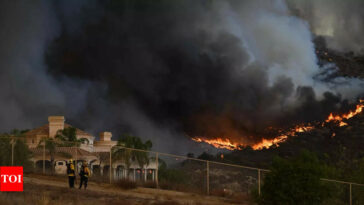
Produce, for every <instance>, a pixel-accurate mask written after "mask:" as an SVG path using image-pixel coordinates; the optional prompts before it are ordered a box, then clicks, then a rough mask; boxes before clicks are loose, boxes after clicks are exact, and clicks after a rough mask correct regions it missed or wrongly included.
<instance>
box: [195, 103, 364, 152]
mask: <svg viewBox="0 0 364 205" xmlns="http://www.w3.org/2000/svg"><path fill="white" fill-rule="evenodd" d="M363 108H364V100H359V104H357V105H356V109H355V110H351V111H349V112H348V113H344V114H334V113H330V115H329V116H328V117H327V119H326V120H325V121H324V122H317V123H314V124H310V123H308V124H300V125H296V126H294V127H293V128H290V129H287V130H283V129H278V130H276V133H277V135H276V137H273V138H265V137H263V138H262V140H261V141H260V142H257V143H254V144H244V143H241V142H235V141H233V140H231V139H229V138H228V137H218V138H214V139H209V138H207V137H203V136H196V137H194V138H192V140H194V141H196V142H204V143H207V144H210V145H212V146H214V147H216V148H221V149H228V150H241V149H243V148H245V147H247V146H250V147H251V148H252V149H253V150H261V149H263V148H269V147H271V146H273V145H275V146H279V144H280V143H282V142H284V141H286V140H287V139H288V138H289V137H290V136H296V135H297V133H303V132H308V131H310V130H312V129H314V128H315V127H317V126H321V127H324V126H325V125H326V124H327V123H331V122H333V123H335V125H336V126H340V127H343V126H347V125H348V124H347V123H346V122H345V120H347V119H350V118H352V117H354V116H356V115H358V114H360V113H362V112H363ZM269 129H270V130H273V129H274V128H272V127H270V128H269ZM334 135H335V133H333V136H334Z"/></svg>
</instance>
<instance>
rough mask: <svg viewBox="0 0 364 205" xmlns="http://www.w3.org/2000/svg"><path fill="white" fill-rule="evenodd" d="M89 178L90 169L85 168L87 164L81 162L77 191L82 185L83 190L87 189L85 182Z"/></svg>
mask: <svg viewBox="0 0 364 205" xmlns="http://www.w3.org/2000/svg"><path fill="white" fill-rule="evenodd" d="M89 177H90V169H89V168H88V166H87V162H83V163H82V166H81V170H80V178H81V181H80V187H79V189H81V188H82V184H84V186H85V189H86V187H87V182H88V178H89Z"/></svg>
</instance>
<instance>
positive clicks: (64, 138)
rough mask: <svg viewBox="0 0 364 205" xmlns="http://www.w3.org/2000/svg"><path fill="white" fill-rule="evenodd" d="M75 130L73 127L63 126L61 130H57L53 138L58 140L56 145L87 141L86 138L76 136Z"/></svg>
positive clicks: (64, 145)
mask: <svg viewBox="0 0 364 205" xmlns="http://www.w3.org/2000/svg"><path fill="white" fill-rule="evenodd" d="M76 132H77V130H76V128H74V127H68V128H64V129H63V130H58V132H57V134H56V136H55V138H56V139H57V140H58V146H63V147H68V146H74V145H77V146H78V147H79V146H80V145H81V144H84V143H87V144H88V143H89V141H88V139H87V138H79V139H78V138H77V134H76Z"/></svg>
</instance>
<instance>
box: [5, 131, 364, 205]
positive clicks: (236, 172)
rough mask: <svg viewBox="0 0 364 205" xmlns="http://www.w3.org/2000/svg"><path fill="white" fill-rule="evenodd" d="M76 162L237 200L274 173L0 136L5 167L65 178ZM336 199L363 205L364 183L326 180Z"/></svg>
mask: <svg viewBox="0 0 364 205" xmlns="http://www.w3.org/2000/svg"><path fill="white" fill-rule="evenodd" d="M71 158H73V159H74V162H75V165H76V166H75V167H76V172H78V169H79V168H80V166H81V164H82V162H87V163H88V166H89V167H90V170H91V172H92V175H93V176H94V177H92V180H94V181H99V182H105V183H118V182H120V181H123V180H131V181H135V182H137V183H139V184H140V185H141V186H146V187H153V188H160V189H169V190H178V191H185V192H194V193H200V194H208V195H217V196H232V195H239V194H242V195H246V194H248V193H251V192H253V191H256V192H257V194H259V195H260V193H261V187H262V184H263V183H264V176H265V174H266V173H268V172H269V170H266V169H260V168H255V167H248V166H242V165H236V164H229V163H223V162H216V161H209V160H202V159H196V158H191V157H185V156H179V155H173V154H168V153H161V152H156V151H146V150H140V149H133V148H127V147H123V146H107V145H106V146H104V147H103V149H101V150H100V149H95V148H94V147H93V146H91V145H85V144H79V143H67V144H64V143H63V144H57V143H54V141H52V140H44V141H41V142H40V143H38V144H34V142H31V141H28V139H25V138H21V137H3V138H0V165H1V166H9V165H12V166H23V167H24V171H25V172H26V173H27V172H33V173H42V174H55V175H64V174H65V173H66V163H67V161H68V160H69V159H71ZM321 181H322V183H324V184H327V185H329V186H328V187H329V188H330V191H332V192H333V193H335V197H332V198H330V199H329V201H327V202H325V204H350V205H352V204H364V185H363V184H358V183H352V182H344V181H338V180H332V179H321Z"/></svg>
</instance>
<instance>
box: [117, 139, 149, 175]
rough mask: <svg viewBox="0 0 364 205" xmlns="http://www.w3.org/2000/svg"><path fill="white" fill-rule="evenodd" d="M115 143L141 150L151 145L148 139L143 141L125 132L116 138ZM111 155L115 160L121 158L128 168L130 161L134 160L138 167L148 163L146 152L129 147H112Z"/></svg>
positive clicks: (147, 148)
mask: <svg viewBox="0 0 364 205" xmlns="http://www.w3.org/2000/svg"><path fill="white" fill-rule="evenodd" d="M117 145H118V146H123V147H127V148H133V149H142V150H150V149H151V148H152V146H153V144H152V142H151V141H150V140H147V141H146V142H143V141H142V140H141V139H140V138H139V137H137V136H133V135H127V134H125V135H123V136H122V138H120V139H119V140H118V144H117ZM112 157H113V159H116V160H118V159H119V160H123V161H124V162H125V165H126V166H127V168H128V169H129V167H130V164H131V161H136V162H137V163H138V164H139V166H140V167H144V165H146V164H148V163H149V154H148V152H143V151H133V150H129V149H123V148H121V147H114V148H113V149H112Z"/></svg>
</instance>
